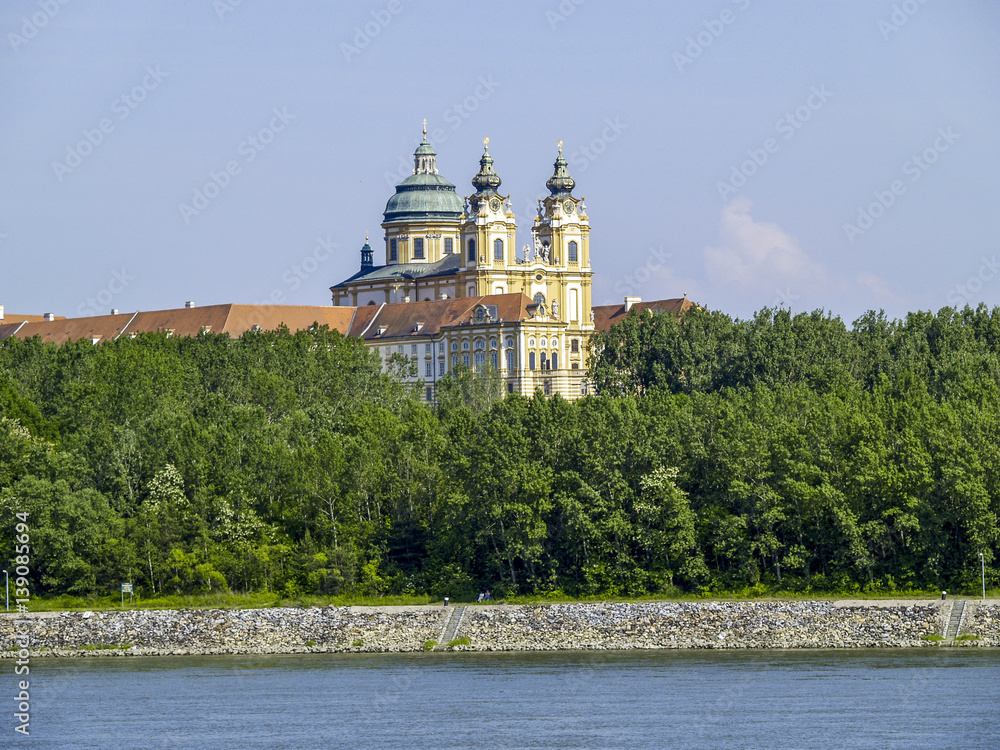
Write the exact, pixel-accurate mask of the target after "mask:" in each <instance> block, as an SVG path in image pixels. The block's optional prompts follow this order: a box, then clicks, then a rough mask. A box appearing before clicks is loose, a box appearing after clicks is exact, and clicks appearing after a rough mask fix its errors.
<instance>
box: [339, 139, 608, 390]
mask: <svg viewBox="0 0 1000 750" xmlns="http://www.w3.org/2000/svg"><path fill="white" fill-rule="evenodd" d="M436 156H437V154H436V153H435V151H434V148H433V147H432V146H431V144H430V143H429V142H428V141H427V131H426V128H425V129H424V138H423V140H422V141H421V143H420V145H419V146H417V150H416V151H415V152H414V154H413V174H412V175H410V176H409V177H407V178H406V179H405V180H403V181H402V182H401V183H400V184H399V185H397V186H396V192H395V194H393V195H392V196H391V197H390V198H389V201H388V203H387V204H386V207H385V212H384V214H383V218H384V220H383V222H382V229H383V231H384V238H383V239H384V245H385V247H384V257H385V263H384V264H383V265H375V261H374V250H373V249H372V248H371V246H370V245H369V244H368V242H366V243H365V245H364V247H363V248H362V250H361V267H360V270H359V271H358V273H356V274H354V275H353V276H351V277H350V278H348V279H346V280H345V281H343V282H341V283H339V284H337V285H336V286H333V287H331V290H330V291H331V292H332V294H333V304H334V305H346V306H351V307H357V308H359V310H358V313H359V314H361V313H362V309H360V308H366V307H367V308H375V309H373V310H371V311H365V314H366V315H370V316H371V317H372V322H371V325H370V326H369V327H368V329H367V330H366V331H365V332H364V334H363V335H364V337H365V339H366V341H367V342H368V344H369V345H370V346H374V347H376V348H378V349H379V350H380V351H381V352H382V353H383V354H384V355H385V357H386V359H387V360H388V358H389V357H391V355H392V354H393V353H396V354H400V353H402V354H405V355H409V356H412V357H413V358H414V361H415V364H416V365H417V376H416V377H419V378H420V379H422V380H423V381H424V382H425V383H427V384H428V385H427V388H428V391H427V397H428V398H429V399H433V383H434V382H435V381H436V380H437V379H438V378H440V377H441V376H443V375H445V374H446V373H449V372H452V371H453V370H454V369H455V368H456V367H458V366H465V367H472V368H474V369H479V368H481V367H483V366H486V365H489V366H492V367H494V368H496V369H498V370H499V371H500V375H501V378H502V379H503V381H504V382H505V383H506V387H507V390H508V391H509V392H512V393H513V392H519V393H524V394H531V393H533V392H534V391H535V390H536V389H540V390H541V391H542V392H543V393H547V394H554V393H560V394H562V395H563V396H564V397H566V398H578V397H579V396H580V395H582V394H585V393H586V392H587V382H586V375H587V362H586V356H587V354H586V352H587V347H586V343H587V340H588V339H589V338H590V335H591V334H592V333H593V331H594V313H593V310H592V306H591V277H592V271H591V268H590V223H589V220H588V218H587V209H586V206H585V205H584V202H583V200H582V199H581V198H578V197H576V196H575V195H573V188H574V185H575V183H574V181H573V178H572V177H571V176H570V174H569V171H568V169H567V164H566V159H565V158H564V157H563V155H562V144H561V143H560V144H559V154H558V156H557V157H556V160H555V164H554V165H553V174H552V176H551V177H550V178H549V180H548V181H547V182H546V184H545V187H546V188H547V190H548V195H547V196H546V197H545V198H543V199H539V201H538V212H537V215H536V216H535V218H534V222H533V224H532V227H531V242H530V243H528V244H527V245H525V246H524V247H523V248H522V249H521V250H520V251H518V248H517V245H516V234H515V233H516V229H517V223H516V221H515V218H514V212H513V211H512V210H511V204H510V196H507V197H504V196H503V195H501V194H500V193H499V192H498V188H499V187H500V184H501V180H500V176H499V175H498V174H497V172H496V170H495V169H494V168H493V157H492V156H490V153H489V139H485V140H484V149H483V155H482V157H481V158H480V160H479V171H478V172H477V173H476V174H475V176H474V177H473V178H472V186H473V188H474V189H475V192H473V193H472V194H471V195H470V196H468V197H467V198H464V199H463V198H461V197H459V195H458V193H457V192H456V190H455V186H454V185H453V184H452V183H451V182H449V181H448V180H446V179H445V178H444V177H442V176H441V175H440V174H438V170H437V165H436ZM406 305H411V307H406ZM447 311H452V312H451V313H450V314H448V312H447ZM459 311H461V312H460V314H459ZM400 315H402V317H403V318H405V323H400V321H399V320H397V318H398V317H399V316H400ZM456 316H457V317H456ZM432 318H434V319H438V318H440V320H439V321H438V322H437V323H436V324H435V325H433V326H431V325H429V323H428V320H429V319H432ZM390 319H391V320H392V322H391V323H390V322H389V321H390ZM373 332H374V333H373Z"/></svg>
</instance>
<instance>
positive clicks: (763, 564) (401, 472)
mask: <svg viewBox="0 0 1000 750" xmlns="http://www.w3.org/2000/svg"><path fill="white" fill-rule="evenodd" d="M592 346H593V352H594V355H595V357H596V361H595V364H594V368H593V375H594V381H595V385H596V390H597V391H598V394H599V395H596V396H589V397H586V398H584V399H582V400H581V401H579V402H577V403H573V404H571V403H568V402H566V401H564V400H562V399H560V398H558V397H557V398H550V399H546V398H544V397H542V396H541V395H538V396H536V397H534V398H530V399H526V398H522V397H519V396H507V397H506V398H502V397H501V389H500V384H499V380H498V378H497V377H496V375H495V374H490V373H486V374H480V375H475V374H472V373H469V372H464V373H459V374H458V375H456V376H455V377H454V378H453V379H450V380H449V381H448V382H445V383H442V385H441V388H440V394H441V395H440V400H441V403H440V404H439V406H437V407H435V408H431V407H427V406H425V405H423V404H421V403H420V402H419V401H418V400H416V397H415V393H419V391H416V392H410V391H408V390H407V388H406V387H405V386H404V385H403V384H402V381H401V380H400V379H398V378H396V377H393V376H392V375H391V374H384V373H382V371H381V368H380V364H379V361H378V359H377V358H376V357H375V356H374V355H373V354H372V353H371V352H369V351H368V350H366V348H365V347H364V345H363V344H362V343H361V342H360V341H359V340H355V339H349V338H345V337H343V336H340V335H339V334H337V333H336V332H331V331H328V330H326V329H322V328H321V329H318V330H312V331H302V332H299V333H295V334H292V333H289V332H288V331H277V332H268V333H248V334H246V335H245V336H244V337H243V338H241V339H238V340H231V339H230V338H228V337H227V336H220V335H214V334H205V335H202V336H199V337H198V338H195V339H185V338H170V337H167V336H166V335H141V336H138V337H136V338H134V339H129V338H122V339H119V340H117V341H113V342H106V343H101V344H99V345H96V346H94V345H92V344H90V343H89V342H86V341H82V342H78V343H73V344H67V345H65V346H62V347H56V346H53V345H49V344H44V343H42V342H41V341H39V340H37V339H36V340H29V341H19V340H16V339H8V340H6V341H4V342H3V343H2V345H0V533H2V534H3V537H4V538H5V539H7V540H8V541H12V540H13V538H14V526H15V523H16V520H15V515H14V514H15V513H17V512H21V513H23V512H28V513H29V514H30V515H29V519H30V521H29V527H30V539H31V546H32V555H31V564H30V568H31V577H32V590H33V594H34V595H38V594H46V595H56V594H62V593H69V594H74V595H79V596H104V595H109V594H117V591H118V587H119V584H120V583H121V582H122V581H134V582H135V585H136V587H137V589H138V591H139V592H140V593H141V594H142V595H143V596H145V597H149V596H152V595H156V594H161V593H162V594H167V593H197V592H209V591H219V590H231V591H272V592H281V593H283V594H286V595H288V596H295V595H301V594H305V593H316V594H350V595H379V594H407V593H412V594H421V593H428V594H431V595H433V596H442V595H446V594H447V595H450V596H452V597H454V598H462V597H464V596H471V595H474V594H475V592H477V591H479V590H483V589H487V588H490V589H492V590H493V592H494V595H499V596H509V595H513V594H531V595H542V594H550V593H557V592H562V593H565V594H567V595H571V596H585V595H597V594H602V595H640V594H645V593H652V594H656V593H662V594H673V593H677V592H682V591H683V592H695V593H698V592H725V591H737V590H741V589H745V588H748V587H750V588H752V587H756V590H776V589H779V588H780V589H784V590H788V591H800V592H809V591H812V592H828V591H837V592H852V591H873V592H876V591H899V590H907V589H925V590H926V589H931V588H939V587H940V588H946V589H949V590H961V589H964V590H966V591H970V592H971V591H976V590H978V586H979V576H980V559H979V553H980V552H983V553H984V555H985V561H986V568H987V579H988V585H991V586H992V585H995V584H994V582H995V581H996V579H997V570H998V568H997V565H996V553H997V551H998V524H997V517H998V513H1000V308H998V309H994V310H992V311H990V310H988V309H986V308H985V307H980V308H979V309H977V310H972V309H970V308H966V309H965V310H961V311H956V310H952V309H949V308H945V309H943V310H942V311H940V312H939V313H938V314H936V315H935V314H932V313H915V314H911V315H909V316H908V317H907V318H906V320H904V321H890V320H887V319H886V318H885V316H884V315H882V314H877V313H869V314H867V315H866V316H864V317H863V318H861V319H859V320H858V321H856V322H855V323H854V325H853V327H848V326H846V325H845V324H844V323H843V322H842V321H841V320H840V319H839V318H836V317H831V316H829V315H825V314H823V313H821V312H816V313H813V314H798V315H792V314H790V313H789V312H788V311H786V310H763V311H761V312H760V313H758V314H757V315H756V316H755V317H754V318H753V319H751V320H745V321H743V320H733V319H731V318H730V317H728V316H726V315H724V314H722V313H719V312H711V311H705V310H699V309H695V310H692V311H690V312H688V313H686V314H685V315H684V317H683V318H682V319H680V320H678V319H676V318H674V317H672V316H670V315H653V314H651V313H645V314H644V315H642V316H638V315H636V314H635V313H634V312H633V313H631V314H630V315H629V317H628V318H627V319H626V320H625V321H624V322H623V323H621V324H620V325H618V326H616V327H615V328H613V329H612V330H611V331H609V332H607V333H605V334H601V335H598V336H596V337H595V339H594V340H593V342H592ZM400 365H401V366H403V367H405V365H406V363H405V362H401V363H400ZM0 550H2V551H3V552H4V554H2V555H0V558H2V562H3V563H4V566H5V567H6V568H7V569H8V570H12V569H13V567H12V566H13V565H14V564H15V563H14V555H13V552H12V551H11V550H12V545H11V544H4V545H2V546H0Z"/></svg>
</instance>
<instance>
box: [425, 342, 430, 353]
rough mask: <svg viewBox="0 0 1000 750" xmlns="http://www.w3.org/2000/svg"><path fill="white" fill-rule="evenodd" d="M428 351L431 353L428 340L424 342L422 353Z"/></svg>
mask: <svg viewBox="0 0 1000 750" xmlns="http://www.w3.org/2000/svg"><path fill="white" fill-rule="evenodd" d="M430 353H431V345H430V342H428V343H426V344H424V354H430Z"/></svg>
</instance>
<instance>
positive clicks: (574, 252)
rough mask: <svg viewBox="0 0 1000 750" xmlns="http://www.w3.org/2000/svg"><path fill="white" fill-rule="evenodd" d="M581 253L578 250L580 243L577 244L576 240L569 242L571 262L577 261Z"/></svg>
mask: <svg viewBox="0 0 1000 750" xmlns="http://www.w3.org/2000/svg"><path fill="white" fill-rule="evenodd" d="M579 255H580V254H579V252H578V245H577V244H576V241H575V240H574V241H573V242H570V243H569V262H570V263H577V262H578V261H579Z"/></svg>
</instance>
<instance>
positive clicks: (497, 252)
mask: <svg viewBox="0 0 1000 750" xmlns="http://www.w3.org/2000/svg"><path fill="white" fill-rule="evenodd" d="M493 260H503V240H502V239H500V238H499V237H497V238H496V239H495V240H493Z"/></svg>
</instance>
